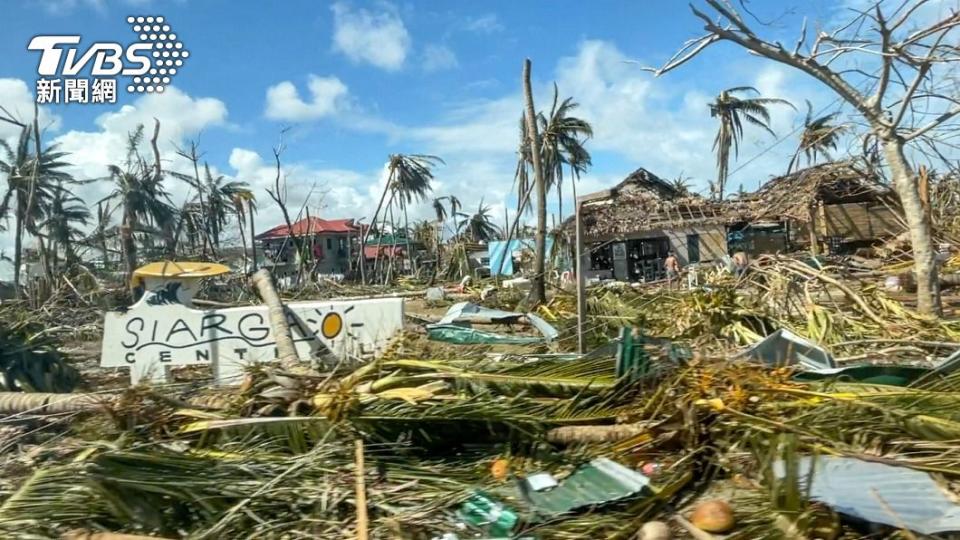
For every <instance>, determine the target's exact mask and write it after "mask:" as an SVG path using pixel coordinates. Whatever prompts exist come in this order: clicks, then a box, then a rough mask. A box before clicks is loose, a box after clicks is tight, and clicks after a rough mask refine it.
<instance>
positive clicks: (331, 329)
mask: <svg viewBox="0 0 960 540" xmlns="http://www.w3.org/2000/svg"><path fill="white" fill-rule="evenodd" d="M342 330H343V318H342V317H340V314H339V313H327V314H326V315H324V317H323V322H322V323H320V333H321V334H323V337H325V338H327V339H333V338H335V337H337V336H339V335H340V332H341V331H342Z"/></svg>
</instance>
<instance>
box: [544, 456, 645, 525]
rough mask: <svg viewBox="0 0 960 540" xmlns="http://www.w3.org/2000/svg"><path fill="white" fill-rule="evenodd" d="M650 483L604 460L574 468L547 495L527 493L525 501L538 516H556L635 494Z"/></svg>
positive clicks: (614, 463) (613, 462)
mask: <svg viewBox="0 0 960 540" xmlns="http://www.w3.org/2000/svg"><path fill="white" fill-rule="evenodd" d="M649 485H650V480H649V479H648V478H647V477H646V476H644V475H642V474H640V473H638V472H637V471H635V470H633V469H630V468H628V467H624V466H623V465H621V464H619V463H617V462H615V461H611V460H609V459H607V458H597V459H595V460H593V461H591V462H590V463H587V464H586V465H584V466H582V467H580V468H578V469H577V470H576V471H574V472H573V474H571V475H570V476H568V477H567V478H566V479H564V480H563V481H562V482H560V485H559V486H557V487H555V488H553V489H551V490H549V491H530V492H529V493H528V498H529V500H530V503H531V504H532V505H533V507H534V509H535V510H536V511H537V512H538V513H540V514H546V515H558V514H564V513H566V512H570V511H573V510H576V509H577V508H583V507H585V506H595V505H598V504H603V503H606V502H611V501H616V500H619V499H623V498H625V497H630V496H634V495H637V494H639V493H640V492H641V491H643V490H644V488H646V487H647V486H649Z"/></svg>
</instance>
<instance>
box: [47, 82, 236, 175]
mask: <svg viewBox="0 0 960 540" xmlns="http://www.w3.org/2000/svg"><path fill="white" fill-rule="evenodd" d="M154 118H157V119H159V120H160V136H159V138H158V147H159V149H160V153H161V157H162V159H163V161H164V162H165V163H167V164H174V165H176V164H177V162H178V161H179V158H176V156H175V155H174V153H175V148H176V147H177V146H180V145H182V144H183V142H184V141H185V140H186V139H187V138H196V137H197V136H198V135H199V133H200V132H201V131H202V130H204V129H205V128H207V127H211V126H223V125H225V124H226V122H227V107H226V105H225V104H224V103H223V102H222V101H220V100H218V99H215V98H194V97H191V96H189V95H188V94H186V93H184V92H183V91H181V90H180V89H178V88H176V87H172V86H171V87H168V88H167V89H166V91H164V93H162V94H147V95H144V96H142V97H140V98H138V99H137V100H136V101H134V102H133V104H130V105H124V106H122V107H120V108H119V109H117V110H115V111H111V112H107V113H104V114H102V115H100V116H99V117H97V119H96V120H95V124H96V125H97V127H98V128H99V129H98V130H96V131H83V130H71V131H68V132H66V133H64V134H63V135H60V136H59V137H57V138H56V139H54V141H53V142H54V143H57V144H60V147H61V149H62V150H64V151H66V152H70V156H69V158H68V161H69V162H70V163H71V164H72V165H73V171H72V173H73V174H74V175H75V176H76V177H77V178H99V177H102V176H104V175H105V174H106V172H107V169H106V166H107V165H108V164H111V163H119V162H122V161H123V159H124V157H125V156H126V145H127V134H128V133H130V132H132V131H134V130H135V129H136V128H137V126H138V125H140V124H143V125H144V127H145V130H146V133H147V135H148V136H149V135H150V134H152V130H153V123H154ZM147 138H149V137H147ZM166 166H167V165H165V167H166ZM98 184H102V183H100V182H97V183H94V184H91V186H97V185H98Z"/></svg>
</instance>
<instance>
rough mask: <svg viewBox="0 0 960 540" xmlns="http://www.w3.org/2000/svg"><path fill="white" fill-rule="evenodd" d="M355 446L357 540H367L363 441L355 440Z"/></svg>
mask: <svg viewBox="0 0 960 540" xmlns="http://www.w3.org/2000/svg"><path fill="white" fill-rule="evenodd" d="M354 443H355V446H356V451H355V452H356V456H355V461H356V467H357V470H356V475H355V477H354V478H355V479H356V486H355V487H356V499H357V540H367V539H368V538H369V533H368V532H367V525H368V523H367V522H368V518H367V488H366V483H365V482H364V479H363V473H364V470H365V469H366V467H365V466H364V464H363V439H356V440H355V441H354Z"/></svg>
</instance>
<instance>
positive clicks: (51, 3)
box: [37, 0, 107, 15]
mask: <svg viewBox="0 0 960 540" xmlns="http://www.w3.org/2000/svg"><path fill="white" fill-rule="evenodd" d="M37 3H38V4H39V5H40V6H42V7H43V9H44V11H46V12H47V13H49V14H51V15H67V14H69V13H72V12H73V10H75V9H76V8H78V7H85V8H91V9H93V10H95V11H99V12H101V13H102V12H105V11H106V9H107V2H106V0H40V2H37Z"/></svg>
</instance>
